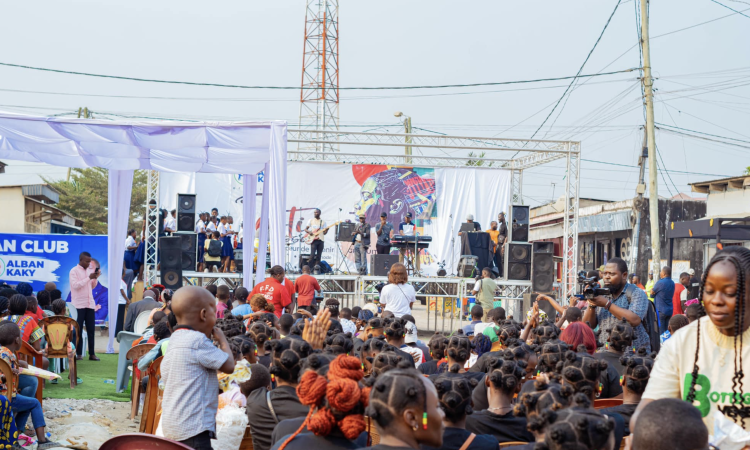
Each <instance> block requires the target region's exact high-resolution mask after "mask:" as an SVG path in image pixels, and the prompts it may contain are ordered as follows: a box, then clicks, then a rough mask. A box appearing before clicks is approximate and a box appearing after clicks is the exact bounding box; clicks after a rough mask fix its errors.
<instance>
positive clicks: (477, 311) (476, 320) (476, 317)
mask: <svg viewBox="0 0 750 450" xmlns="http://www.w3.org/2000/svg"><path fill="white" fill-rule="evenodd" d="M482 317H484V308H482V306H481V305H474V306H473V307H472V308H471V323H469V324H468V325H464V328H463V330H464V334H465V335H467V336H474V334H475V331H474V326H475V325H477V324H480V323H482Z"/></svg>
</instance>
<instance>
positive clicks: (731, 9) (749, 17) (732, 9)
mask: <svg viewBox="0 0 750 450" xmlns="http://www.w3.org/2000/svg"><path fill="white" fill-rule="evenodd" d="M711 1H712V2H714V3H716V4H717V5H720V6H723V7H725V8H726V9H728V10H730V11H734V12H735V13H737V14H739V15H741V16H745V17H747V18H748V19H750V16H748V15H747V14H743V13H741V12H739V11H737V10H736V9H734V8H731V7H729V6H727V5H725V4H723V3H719V2H717V1H716V0H711Z"/></svg>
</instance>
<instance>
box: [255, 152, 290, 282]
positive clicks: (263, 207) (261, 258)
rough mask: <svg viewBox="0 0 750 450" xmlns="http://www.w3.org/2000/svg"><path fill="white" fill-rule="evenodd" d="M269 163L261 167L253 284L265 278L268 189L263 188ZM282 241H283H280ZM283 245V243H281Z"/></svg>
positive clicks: (266, 179)
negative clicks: (256, 256) (258, 219)
mask: <svg viewBox="0 0 750 450" xmlns="http://www.w3.org/2000/svg"><path fill="white" fill-rule="evenodd" d="M269 165H270V164H266V167H265V168H264V169H263V174H264V177H265V178H263V187H264V189H263V201H262V202H261V204H260V232H259V233H258V236H259V237H258V264H257V265H256V268H255V284H258V283H262V282H263V280H265V279H266V249H267V248H268V209H269V208H268V206H269V205H268V202H269V201H270V198H271V195H270V189H265V187H266V186H268V185H269V182H268V178H269V172H270V171H271V170H270V167H269ZM282 238H283V236H282ZM282 242H283V241H282ZM276 245H277V242H276V241H274V242H272V243H271V247H274V246H276ZM282 245H283V244H282Z"/></svg>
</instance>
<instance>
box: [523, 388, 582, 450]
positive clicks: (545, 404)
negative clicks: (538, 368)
mask: <svg viewBox="0 0 750 450" xmlns="http://www.w3.org/2000/svg"><path fill="white" fill-rule="evenodd" d="M533 384H534V392H530V393H527V394H519V397H518V403H516V405H515V406H514V407H513V415H515V416H516V417H525V418H526V429H527V430H529V431H530V432H531V434H533V435H534V439H535V441H536V442H544V436H545V433H544V432H545V427H546V425H547V424H546V418H545V415H544V411H547V410H549V411H559V410H561V409H563V408H567V407H568V406H570V403H571V401H572V400H573V394H574V393H575V391H573V388H571V387H570V386H563V385H561V384H559V383H557V382H553V383H550V384H547V382H545V381H544V380H536V381H534V383H533ZM511 448H514V447H511ZM521 448H524V449H528V450H532V449H533V448H534V444H533V443H532V444H529V445H527V446H523V447H520V448H519V449H518V450H520V449H521Z"/></svg>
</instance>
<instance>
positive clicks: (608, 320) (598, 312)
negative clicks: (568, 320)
mask: <svg viewBox="0 0 750 450" xmlns="http://www.w3.org/2000/svg"><path fill="white" fill-rule="evenodd" d="M627 279H628V265H627V263H625V261H623V260H622V259H620V258H612V259H610V260H609V262H608V263H607V265H606V267H605V268H604V279H603V281H604V285H605V286H606V287H608V288H609V289H610V291H611V292H612V295H611V298H608V297H605V296H602V295H599V296H596V297H594V298H593V299H591V300H589V301H588V303H589V307H588V308H586V312H585V313H584V315H583V321H584V322H588V324H589V326H590V327H591V328H596V326H597V325H599V331H600V333H599V342H608V341H609V332H610V329H611V328H612V327H614V326H615V324H616V323H617V321H619V320H622V319H625V320H627V321H628V323H629V324H630V325H631V326H632V327H633V329H634V331H635V340H634V341H633V347H634V348H640V347H646V349H647V351H649V352H650V351H651V343H650V342H649V337H648V334H647V333H646V330H645V329H644V328H643V327H642V326H640V325H641V320H642V319H643V318H644V317H646V313H647V312H648V298H647V297H646V293H645V292H643V291H642V290H640V289H638V288H636V289H632V294H631V298H630V300H628V297H627V296H626V295H625V289H626V287H627V286H628V282H627Z"/></svg>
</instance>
